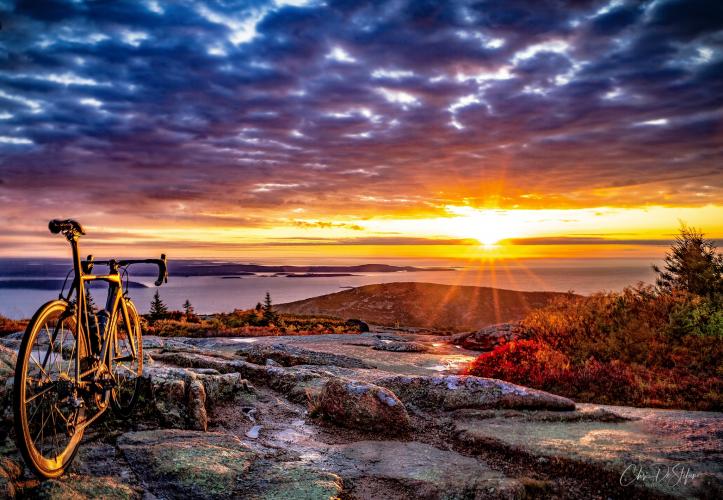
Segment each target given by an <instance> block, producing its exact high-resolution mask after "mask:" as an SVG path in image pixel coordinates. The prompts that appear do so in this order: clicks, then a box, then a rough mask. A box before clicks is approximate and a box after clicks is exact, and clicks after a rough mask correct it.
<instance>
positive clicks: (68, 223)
mask: <svg viewBox="0 0 723 500" xmlns="http://www.w3.org/2000/svg"><path fill="white" fill-rule="evenodd" d="M48 229H50V232H51V233H53V234H58V233H64V234H78V235H80V234H85V231H84V230H83V226H81V225H80V223H79V222H78V221H74V220H73V219H65V220H60V219H53V220H51V221H50V222H49V223H48Z"/></svg>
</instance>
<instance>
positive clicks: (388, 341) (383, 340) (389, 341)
mask: <svg viewBox="0 0 723 500" xmlns="http://www.w3.org/2000/svg"><path fill="white" fill-rule="evenodd" d="M382 342H383V343H384V344H389V343H391V340H385V339H382Z"/></svg>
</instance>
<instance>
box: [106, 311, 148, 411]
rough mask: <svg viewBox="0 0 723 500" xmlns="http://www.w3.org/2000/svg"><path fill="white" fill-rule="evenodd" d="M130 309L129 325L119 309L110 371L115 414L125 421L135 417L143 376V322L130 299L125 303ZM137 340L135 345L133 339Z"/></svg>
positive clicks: (111, 397) (111, 400) (112, 402)
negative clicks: (134, 410) (134, 411)
mask: <svg viewBox="0 0 723 500" xmlns="http://www.w3.org/2000/svg"><path fill="white" fill-rule="evenodd" d="M124 300H125V301H126V302H125V303H126V308H127V309H128V320H129V321H128V322H129V323H130V324H126V321H125V319H124V318H123V313H122V311H121V310H120V309H119V310H118V313H117V316H118V318H117V320H116V334H115V341H114V344H113V349H112V353H111V356H112V359H113V362H112V363H110V370H111V373H112V376H113V381H114V382H115V385H114V387H113V390H112V391H111V396H110V402H111V405H112V407H113V411H114V413H116V414H117V415H118V416H119V417H121V418H128V417H130V416H131V413H132V412H133V409H134V408H135V406H136V403H138V397H139V393H140V386H141V376H142V375H143V336H142V332H141V321H140V317H139V316H138V312H137V311H136V307H135V306H134V305H133V302H131V300H130V299H124ZM131 338H132V339H133V344H131V342H130V339H131Z"/></svg>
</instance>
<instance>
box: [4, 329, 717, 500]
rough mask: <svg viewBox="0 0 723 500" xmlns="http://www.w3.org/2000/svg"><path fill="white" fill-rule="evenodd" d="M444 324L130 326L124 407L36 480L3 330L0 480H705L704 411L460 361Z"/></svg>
mask: <svg viewBox="0 0 723 500" xmlns="http://www.w3.org/2000/svg"><path fill="white" fill-rule="evenodd" d="M454 342H455V341H454V340H453V341H451V342H450V339H449V338H448V337H443V336H435V335H432V334H429V333H428V332H426V333H425V332H418V333H409V332H400V331H392V330H376V331H372V332H371V333H368V334H362V335H323V336H307V337H263V338H224V339H182V338H181V339H179V338H174V339H161V338H153V337H148V338H146V339H144V346H145V353H146V367H145V370H144V371H145V376H144V397H143V399H142V400H141V402H140V406H139V410H138V412H137V415H136V416H135V417H134V418H133V420H132V421H128V422H122V421H118V420H115V419H114V418H113V417H112V416H110V415H109V416H108V417H106V418H105V419H104V420H102V421H100V422H98V423H97V424H96V425H94V426H93V427H91V430H89V431H88V432H87V433H86V435H85V437H84V439H83V443H82V445H81V448H80V451H79V453H78V456H77V458H76V460H75V462H74V464H73V466H72V469H71V471H70V472H69V474H67V475H66V476H65V477H63V478H62V479H60V480H54V481H46V482H43V483H40V482H38V481H37V480H35V479H33V478H32V477H31V476H30V475H29V473H28V472H27V471H26V470H24V468H23V466H22V461H21V460H20V459H19V457H18V455H17V453H16V451H15V450H14V446H13V444H12V439H11V436H9V435H7V434H8V429H9V428H10V427H9V425H10V421H9V419H10V418H11V415H10V414H9V412H8V411H6V410H7V409H8V408H9V389H10V386H11V381H10V380H7V377H8V376H9V375H10V373H11V372H12V367H13V365H14V359H13V357H14V350H15V349H17V345H18V340H17V339H13V338H12V337H11V338H5V339H0V404H1V405H0V408H1V409H2V410H3V413H2V414H0V419H2V429H3V432H2V434H0V497H3V496H6V497H20V498H23V497H42V498H95V497H103V498H148V499H151V498H169V499H171V498H228V497H238V498H251V499H257V498H258V499H261V498H264V499H306V498H308V499H321V498H335V497H340V498H343V499H357V498H364V499H366V498H374V499H376V498H429V499H467V498H470V499H476V498H631V497H638V498H661V497H662V498H664V497H670V496H672V497H694V498H721V481H722V480H723V466H722V465H721V464H723V448H722V447H721V441H722V440H723V416H722V415H721V414H718V413H704V412H687V411H665V410H651V409H635V408H626V407H598V406H594V405H581V404H578V405H575V404H574V403H573V402H572V401H570V400H567V399H565V398H562V397H559V396H555V395H552V394H548V393H545V392H542V391H536V390H532V389H528V388H524V387H520V386H516V385H514V384H509V383H505V382H501V381H496V380H491V379H480V378H477V377H460V376H457V375H455V373H457V371H458V370H459V367H460V366H461V365H462V364H463V363H465V362H468V361H469V360H471V359H472V358H473V357H474V356H475V354H476V353H475V352H472V351H467V350H466V349H465V348H464V347H463V346H462V345H454ZM456 342H457V343H458V344H460V343H461V342H460V341H456ZM470 342H471V341H470ZM467 345H470V343H469V342H468V343H467Z"/></svg>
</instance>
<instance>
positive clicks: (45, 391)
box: [25, 385, 55, 404]
mask: <svg viewBox="0 0 723 500" xmlns="http://www.w3.org/2000/svg"><path fill="white" fill-rule="evenodd" d="M52 389H55V386H54V385H51V386H50V387H48V388H47V389H43V390H42V391H40V392H38V393H37V394H33V395H32V396H30V397H29V398H27V399H26V400H25V404H28V403H30V402H32V401H34V400H36V399H37V398H39V397H40V396H42V395H44V394H46V393H47V392H48V391H50V390H52Z"/></svg>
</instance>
